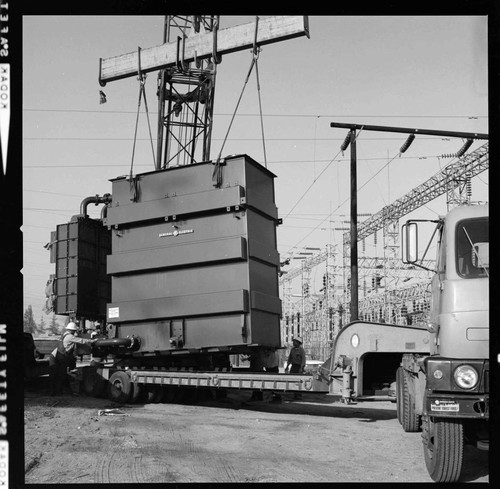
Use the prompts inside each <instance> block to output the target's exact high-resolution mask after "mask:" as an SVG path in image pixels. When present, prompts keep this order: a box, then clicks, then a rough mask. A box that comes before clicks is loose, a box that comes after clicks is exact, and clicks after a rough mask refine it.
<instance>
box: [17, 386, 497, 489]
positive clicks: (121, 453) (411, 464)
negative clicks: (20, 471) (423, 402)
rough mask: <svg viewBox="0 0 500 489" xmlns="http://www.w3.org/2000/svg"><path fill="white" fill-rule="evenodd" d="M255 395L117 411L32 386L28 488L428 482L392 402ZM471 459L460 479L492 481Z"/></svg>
mask: <svg viewBox="0 0 500 489" xmlns="http://www.w3.org/2000/svg"><path fill="white" fill-rule="evenodd" d="M249 398H250V393H249V392H248V391H234V392H231V393H230V394H229V395H228V397H227V398H226V399H221V400H213V399H211V400H208V399H206V400H203V401H198V402H196V403H193V404H189V403H187V402H183V403H179V404H174V403H169V404H164V403H158V404H156V403H149V404H127V405H122V406H120V405H117V404H116V403H112V402H111V401H109V400H107V399H101V398H92V397H86V396H83V395H82V396H78V397H74V396H71V395H63V396H59V397H49V396H48V395H47V389H46V386H45V385H44V384H43V383H42V385H38V386H34V385H27V386H26V388H25V399H24V401H25V413H24V423H25V482H26V483H28V484H32V483H34V484H36V483H48V484H53V483H153V482H156V483H160V482H169V483H174V482H175V483H177V482H215V483H219V482H226V483H227V482H266V483H267V482H432V481H431V479H430V478H429V476H428V474H427V470H426V468H425V463H424V460H423V453H422V443H421V440H420V433H405V432H404V431H403V430H402V428H401V426H400V425H399V423H398V421H397V419H396V406H395V404H394V403H392V402H390V401H386V400H384V401H365V402H358V403H357V404H350V405H346V404H343V403H341V402H340V399H339V398H338V397H334V396H320V397H317V396H314V395H311V394H305V395H304V396H303V399H302V400H301V401H294V400H293V396H292V395H288V394H287V395H285V396H284V399H283V402H282V403H281V404H276V403H271V402H270V394H265V397H264V400H263V401H255V402H249ZM106 409H113V410H117V409H118V411H117V412H115V413H114V415H113V414H112V413H110V412H105V411H104V410H106ZM103 411H104V412H103ZM465 455H466V456H465V462H464V470H463V474H462V480H463V481H464V482H489V470H488V453H487V452H481V451H479V450H476V449H473V448H472V447H466V452H465Z"/></svg>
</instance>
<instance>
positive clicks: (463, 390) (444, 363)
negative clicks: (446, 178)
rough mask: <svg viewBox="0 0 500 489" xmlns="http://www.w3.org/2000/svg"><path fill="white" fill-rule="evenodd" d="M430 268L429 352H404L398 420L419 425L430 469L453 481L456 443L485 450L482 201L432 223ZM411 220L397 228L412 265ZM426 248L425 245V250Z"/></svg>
mask: <svg viewBox="0 0 500 489" xmlns="http://www.w3.org/2000/svg"><path fill="white" fill-rule="evenodd" d="M434 222H435V223H436V224H437V226H436V233H435V234H437V236H438V240H437V261H436V263H437V267H436V270H435V274H434V276H433V278H432V281H431V310H430V315H429V322H428V326H427V328H428V331H429V335H430V341H429V346H430V348H429V349H430V355H428V356H418V355H405V356H404V357H403V361H402V363H401V368H400V372H399V376H398V378H399V379H400V381H399V384H398V388H397V391H398V418H399V419H400V422H401V424H402V426H403V428H404V429H405V431H419V430H420V429H422V438H423V443H424V456H425V461H426V465H427V468H428V470H429V474H430V475H431V477H432V478H433V480H435V481H437V482H453V481H456V480H458V479H459V477H460V472H461V468H462V461H463V460H462V459H463V445H464V444H465V443H469V444H473V445H476V446H477V447H478V448H480V449H488V446H489V435H488V424H487V423H488V419H489V294H488V292H489V224H488V223H489V219H488V205H487V204H484V205H466V206H460V207H457V208H455V209H453V210H452V211H450V212H449V213H448V214H447V215H446V216H445V217H444V218H441V219H439V220H438V221H434ZM420 226H422V224H420V223H417V221H408V222H407V223H406V224H405V225H404V226H403V229H402V231H403V240H402V243H403V262H405V263H411V264H415V265H417V266H419V260H421V259H422V258H423V256H419V255H420V253H419V251H418V245H419V238H418V232H419V227H420ZM428 248H429V247H427V248H426V249H428Z"/></svg>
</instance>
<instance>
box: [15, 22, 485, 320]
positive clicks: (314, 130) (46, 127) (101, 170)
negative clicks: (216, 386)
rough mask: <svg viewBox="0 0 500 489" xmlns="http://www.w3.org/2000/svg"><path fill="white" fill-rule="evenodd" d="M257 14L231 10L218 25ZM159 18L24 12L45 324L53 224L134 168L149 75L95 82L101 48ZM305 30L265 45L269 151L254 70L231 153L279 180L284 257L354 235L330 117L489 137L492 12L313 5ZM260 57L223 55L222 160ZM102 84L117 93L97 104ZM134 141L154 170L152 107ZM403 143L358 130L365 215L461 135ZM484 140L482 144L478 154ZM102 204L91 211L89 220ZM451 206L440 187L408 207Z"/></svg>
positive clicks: (28, 185)
mask: <svg viewBox="0 0 500 489" xmlns="http://www.w3.org/2000/svg"><path fill="white" fill-rule="evenodd" d="M253 20H254V17H251V16H241V17H225V16H222V17H221V28H226V27H230V26H232V25H236V24H243V23H247V22H252V21H253ZM163 23H164V18H163V17H161V16H143V17H141V16H116V17H112V16H95V17H87V16H86V17H78V16H63V17H56V16H25V17H24V19H23V227H22V231H23V237H24V238H23V239H24V247H23V253H24V268H23V275H24V307H25V308H26V307H27V306H28V305H31V306H32V308H33V311H34V315H35V319H36V320H37V321H39V320H40V317H42V315H43V317H44V320H45V321H48V320H49V318H48V317H47V316H45V315H44V314H43V312H42V307H43V305H44V302H45V292H44V291H45V284H46V281H47V279H48V277H49V275H50V273H54V265H52V264H50V257H49V252H48V251H46V250H45V249H44V247H43V246H44V245H45V244H46V243H48V242H49V238H50V232H51V231H54V230H55V229H56V226H57V225H58V224H62V223H66V222H69V221H70V219H71V216H72V215H74V214H78V213H79V208H80V203H81V202H82V200H83V199H84V198H85V197H88V196H92V195H96V194H99V195H102V194H104V193H107V192H111V183H110V180H111V179H113V178H116V177H117V176H121V175H127V174H128V173H129V171H130V166H131V161H132V149H133V140H134V130H135V123H136V113H137V106H138V96H139V84H138V81H137V80H136V78H134V77H132V78H128V79H125V80H119V81H115V82H110V83H108V84H107V85H106V87H104V88H102V87H100V86H99V84H98V72H99V58H107V57H111V56H117V55H120V54H125V53H129V52H133V51H137V48H138V46H140V47H141V48H146V47H151V46H156V45H159V44H161V42H162V37H163ZM309 30H310V38H309V39H308V38H307V37H300V38H296V39H291V40H287V41H282V42H278V43H275V44H270V45H266V46H264V47H263V48H262V51H261V52H260V54H259V58H258V72H259V82H260V98H261V105H262V112H263V126H264V134H265V154H266V160H267V161H266V162H265V161H264V150H263V142H262V131H261V122H260V117H259V94H258V92H257V82H256V76H255V71H254V72H252V74H251V76H250V78H249V81H248V83H247V85H246V87H245V91H244V92H243V95H242V99H241V103H240V105H239V107H238V111H237V112H236V116H235V119H234V123H233V125H232V126H231V131H230V133H229V137H228V140H227V141H226V143H225V145H224V147H223V151H222V156H225V155H230V154H243V153H245V154H248V155H249V156H251V157H252V158H253V159H254V160H256V161H258V162H260V163H261V164H266V165H267V168H268V169H269V170H270V171H271V172H273V173H274V174H275V175H276V179H275V193H276V205H277V207H278V213H279V216H280V217H281V218H283V221H284V222H283V224H282V225H281V226H279V228H278V251H279V252H280V256H281V258H282V259H285V258H287V257H292V258H293V257H294V256H297V254H298V253H300V252H301V250H303V249H304V248H305V247H315V248H320V249H324V248H325V246H326V245H328V244H330V245H334V246H335V245H340V246H341V243H342V234H343V232H342V231H339V230H336V229H335V228H336V227H342V226H344V227H345V226H347V224H345V223H343V222H342V221H345V220H347V219H349V181H350V180H349V178H350V177H349V161H350V154H349V150H347V151H346V152H345V153H344V154H342V152H341V151H340V146H341V144H342V142H343V140H344V138H345V136H346V134H347V130H346V129H336V128H331V127H330V123H331V122H343V123H356V124H370V125H385V126H391V127H406V128H420V129H435V130H447V131H463V132H474V133H476V132H477V133H487V132H488V84H487V81H488V51H487V18H486V17H485V16H436V17H432V16H416V17H411V16H391V17H375V16H354V17H348V16H344V17H336V16H319V17H315V16H312V17H309ZM251 60H252V53H251V52H250V51H241V52H237V53H232V54H228V55H225V56H223V57H222V62H221V64H220V65H219V66H218V69H217V81H216V89H215V105H214V124H213V138H212V155H211V158H212V159H215V158H216V157H217V156H218V153H219V151H220V150H221V144H222V141H223V139H224V136H225V135H226V132H227V130H228V127H229V122H230V119H231V116H232V115H233V114H234V112H235V110H236V105H237V101H238V98H239V97H240V94H241V92H242V89H243V87H244V81H245V78H246V76H247V73H248V71H249V67H250V63H251ZM99 90H103V91H104V92H105V94H106V98H107V103H106V104H100V103H99ZM146 90H147V92H146V93H147V103H148V107H149V116H150V121H151V125H152V127H153V131H154V130H155V127H156V107H157V100H156V93H155V92H156V74H155V73H151V74H149V75H148V77H147V79H146ZM143 108H144V105H142V109H143ZM154 136H155V135H153V137H154ZM137 137H138V141H137V145H136V149H135V154H134V171H135V172H137V173H140V172H145V171H151V170H153V169H154V165H153V161H152V155H151V143H150V141H149V132H148V125H147V118H146V114H145V113H144V111H142V112H141V114H140V117H139V126H138V135H137ZM405 140H406V136H405V135H404V134H394V133H380V132H368V131H365V132H363V131H361V133H360V134H359V136H358V139H357V158H358V167H357V168H358V169H357V172H358V212H359V213H360V214H363V213H366V214H369V213H376V212H378V211H379V210H380V209H381V208H382V207H384V206H386V205H388V204H390V203H391V202H393V201H394V200H396V199H397V198H399V197H402V196H404V195H405V194H406V193H407V192H409V191H410V190H411V189H413V188H415V187H417V186H418V185H420V184H421V183H423V182H425V181H426V180H427V179H429V178H430V177H432V176H433V175H435V174H437V173H438V172H439V171H440V170H441V169H443V168H444V167H445V166H446V165H447V164H449V163H451V162H453V161H455V160H453V159H450V158H446V157H443V156H442V155H447V154H450V153H455V152H456V151H458V149H459V148H460V147H461V146H462V144H463V142H464V141H462V140H461V139H454V140H445V139H443V138H437V137H431V136H417V138H416V140H415V141H414V143H413V144H412V146H411V147H410V149H409V150H408V151H407V152H406V153H405V154H404V155H402V156H400V157H398V154H399V149H400V147H401V146H402V144H403V143H404V141H405ZM483 144H484V141H477V142H475V143H474V144H473V146H472V147H471V148H470V150H469V151H473V150H474V149H476V148H478V147H479V146H481V145H483ZM472 200H475V201H487V200H488V175H487V173H486V172H484V173H482V174H480V175H478V176H477V177H475V178H474V179H473V182H472ZM100 210H101V206H93V205H91V206H89V214H90V216H91V217H98V216H99V214H100ZM445 212H446V201H445V198H444V197H443V198H438V199H436V200H435V201H433V202H431V203H429V204H427V205H425V206H423V207H421V208H419V209H418V210H416V211H415V212H414V213H412V214H411V215H409V216H408V217H415V218H429V217H430V218H434V217H436V216H437V215H439V214H444V213H445ZM375 251H376V250H371V251H370V250H369V251H367V252H368V253H369V254H371V255H373V254H374V253H375ZM296 263H298V261H297V262H296ZM296 263H295V264H294V266H296Z"/></svg>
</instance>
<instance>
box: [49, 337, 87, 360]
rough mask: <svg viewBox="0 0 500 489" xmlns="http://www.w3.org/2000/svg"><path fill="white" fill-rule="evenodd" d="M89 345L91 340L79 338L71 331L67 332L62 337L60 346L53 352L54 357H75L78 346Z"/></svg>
mask: <svg viewBox="0 0 500 489" xmlns="http://www.w3.org/2000/svg"><path fill="white" fill-rule="evenodd" d="M85 343H89V340H87V339H85V338H78V336H75V335H74V334H73V333H71V331H65V332H64V333H63V334H62V335H61V340H60V341H59V345H57V348H56V349H55V350H54V351H53V352H52V355H54V356H56V353H58V354H59V355H61V356H63V357H74V356H75V352H76V345H77V344H85Z"/></svg>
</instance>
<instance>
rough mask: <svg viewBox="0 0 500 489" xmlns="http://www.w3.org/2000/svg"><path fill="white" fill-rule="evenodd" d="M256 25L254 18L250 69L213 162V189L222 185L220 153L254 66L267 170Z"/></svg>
mask: <svg viewBox="0 0 500 489" xmlns="http://www.w3.org/2000/svg"><path fill="white" fill-rule="evenodd" d="M258 25H259V17H256V21H255V36H254V43H253V49H252V54H253V55H252V61H251V62H250V68H249V69H248V73H247V76H246V78H245V81H244V83H243V87H242V89H241V93H240V96H239V98H238V102H237V103H236V107H235V109H234V112H233V115H232V117H231V121H230V122H229V127H228V128H227V132H226V135H225V137H224V140H223V141H222V145H221V148H220V151H219V156H218V157H217V160H216V162H215V168H214V172H213V175H212V179H213V180H214V181H215V183H214V186H215V187H220V186H221V185H222V170H221V155H222V151H223V150H224V145H225V144H226V141H227V138H228V136H229V131H230V130H231V127H232V125H233V122H234V118H235V116H236V112H237V111H238V107H239V105H240V102H241V99H242V97H243V92H244V91H245V88H246V86H247V83H248V80H249V79H250V75H251V73H252V70H253V67H254V66H255V71H256V75H257V91H258V96H259V109H260V119H261V130H262V143H263V146H264V162H265V166H266V168H267V160H266V147H265V142H264V123H263V117H262V104H261V99H260V83H259V70H258V64H257V60H258V58H259V53H260V48H259V47H258V46H257V32H258Z"/></svg>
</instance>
